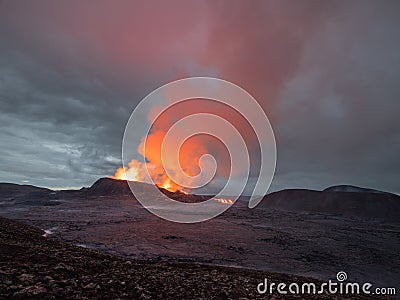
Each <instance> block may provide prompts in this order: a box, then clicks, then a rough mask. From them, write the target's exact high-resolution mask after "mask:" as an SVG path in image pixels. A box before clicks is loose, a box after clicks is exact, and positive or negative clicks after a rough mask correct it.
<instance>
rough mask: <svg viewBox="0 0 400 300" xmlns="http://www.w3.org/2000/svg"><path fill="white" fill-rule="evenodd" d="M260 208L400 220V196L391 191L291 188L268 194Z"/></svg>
mask: <svg viewBox="0 0 400 300" xmlns="http://www.w3.org/2000/svg"><path fill="white" fill-rule="evenodd" d="M258 207H259V208H262V209H279V210H285V211H296V212H307V213H320V214H331V215H332V214H333V215H342V216H348V217H361V218H378V219H385V220H395V221H400V215H399V213H398V212H399V211H400V197H399V196H397V195H394V194H389V193H368V192H331V191H322V192H321V191H313V190H302V189H291V190H282V191H279V192H275V193H271V194H269V195H267V196H265V197H264V199H263V201H262V202H261V203H260V204H259V206H258Z"/></svg>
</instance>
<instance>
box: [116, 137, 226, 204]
mask: <svg viewBox="0 0 400 300" xmlns="http://www.w3.org/2000/svg"><path fill="white" fill-rule="evenodd" d="M164 137H165V132H164V131H163V130H157V131H155V132H152V133H151V134H150V135H148V136H147V137H144V138H142V141H141V143H140V145H139V147H138V149H137V152H138V153H139V154H141V155H142V156H143V157H144V158H145V159H146V162H140V161H138V160H135V159H133V160H131V161H130V162H129V164H128V167H122V168H118V169H117V171H116V172H115V174H114V176H113V177H112V178H114V179H119V180H129V181H140V182H146V183H150V184H153V183H154V184H155V185H157V186H158V187H159V188H163V189H166V190H168V191H170V192H180V193H182V194H184V195H189V193H188V191H185V190H184V186H188V185H190V184H191V183H192V182H187V180H188V177H185V178H180V179H181V180H180V183H181V184H182V185H179V184H177V183H176V182H174V181H172V180H171V179H170V178H169V177H168V175H167V173H166V172H165V169H166V168H167V169H168V171H169V172H171V173H172V174H174V176H175V178H177V177H178V178H179V174H181V173H180V172H179V171H178V168H179V166H176V164H174V163H173V162H172V161H169V159H168V157H167V158H166V159H164V160H163V159H162V157H161V145H162V142H163V140H164ZM207 152H208V151H207V149H206V148H205V147H204V146H203V144H202V143H200V142H199V141H198V140H196V139H187V140H186V141H185V142H184V143H183V144H182V146H181V148H180V151H179V163H180V165H181V167H182V169H183V170H184V172H185V173H186V174H187V175H189V176H194V175H197V174H198V173H199V171H200V168H199V160H200V157H201V156H202V155H204V154H206V153H207ZM189 178H190V177H189ZM189 180H190V179H189ZM215 200H216V201H218V202H219V203H221V204H233V201H232V200H230V199H223V198H216V199H215Z"/></svg>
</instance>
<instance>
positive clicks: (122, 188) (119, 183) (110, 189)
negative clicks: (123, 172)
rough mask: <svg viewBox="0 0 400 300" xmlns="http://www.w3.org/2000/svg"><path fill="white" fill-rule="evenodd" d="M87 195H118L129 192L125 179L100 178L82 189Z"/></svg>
mask: <svg viewBox="0 0 400 300" xmlns="http://www.w3.org/2000/svg"><path fill="white" fill-rule="evenodd" d="M81 191H82V192H83V193H85V194H86V195H89V196H118V195H128V194H131V190H130V189H129V186H128V183H127V181H126V180H117V179H112V178H100V179H99V180H97V181H96V182H95V183H93V185H92V186H91V187H90V188H87V189H82V190H81Z"/></svg>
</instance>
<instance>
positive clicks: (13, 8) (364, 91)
mask: <svg viewBox="0 0 400 300" xmlns="http://www.w3.org/2000/svg"><path fill="white" fill-rule="evenodd" d="M399 11H400V10H399V4H398V2H397V1H379V2H377V1H375V2H374V1H352V2H344V1H335V2H321V1H297V2H295V3H294V2H289V1H260V2H251V3H244V2H240V1H238V2H234V1H229V2H228V1H227V2H224V1H220V2H200V1H198V2H191V3H188V2H186V1H182V2H177V3H174V4H170V3H168V4H165V3H163V2H161V1H160V2H151V1H150V2H147V4H144V3H141V2H133V1H127V2H125V1H121V2H118V3H115V2H111V1H108V2H107V1H104V2H102V1H96V3H94V2H93V3H92V2H89V1H86V2H82V1H64V2H61V1H59V2H57V3H55V2H53V1H35V2H33V1H32V2H22V1H21V2H19V1H3V2H0V103H1V110H0V125H1V128H0V142H1V145H2V147H1V150H0V164H1V166H2V168H1V170H0V181H14V182H22V181H24V180H29V181H30V182H31V183H32V184H37V185H43V186H55V187H63V186H82V185H87V184H90V183H91V182H93V181H94V180H96V179H97V178H98V177H100V176H107V175H112V174H113V172H114V170H115V168H116V167H118V166H120V157H121V154H120V150H121V149H120V148H121V138H122V134H123V130H124V125H125V123H126V121H127V119H128V117H129V114H130V112H131V111H132V109H133V107H134V105H135V104H136V103H137V102H138V101H139V100H140V99H142V98H143V97H144V96H145V95H146V94H147V93H149V92H150V91H152V90H153V89H154V88H156V87H159V86H160V85H162V84H164V83H166V82H168V81H170V80H173V79H176V78H180V77H183V76H188V75H201V76H219V77H221V78H224V79H227V80H231V81H232V82H234V83H236V84H239V85H240V86H242V87H244V88H245V89H246V90H248V91H249V92H250V93H251V94H253V95H254V96H255V97H256V98H257V100H258V101H259V102H260V103H261V104H262V106H263V107H264V109H265V110H266V112H267V114H268V116H269V117H270V118H271V121H272V125H273V127H274V129H275V133H276V138H277V143H278V165H277V174H276V177H275V180H274V184H273V188H274V189H280V188H285V187H305V188H321V187H324V186H327V185H331V184H335V183H350V184H358V185H365V186H370V187H375V188H380V189H386V190H390V191H395V192H400V186H399V184H398V181H397V180H396V178H399V177H400V163H399V159H398V158H397V156H398V153H400V135H399V130H398V128H399V125H400V124H399V118H398V117H397V115H398V112H399V108H400V102H399V101H398V100H399V96H400V88H399V85H398V78H400V54H399V53H400V40H399V34H398V30H399V28H400V24H399V22H400V18H399ZM145 120H146V116H143V121H145Z"/></svg>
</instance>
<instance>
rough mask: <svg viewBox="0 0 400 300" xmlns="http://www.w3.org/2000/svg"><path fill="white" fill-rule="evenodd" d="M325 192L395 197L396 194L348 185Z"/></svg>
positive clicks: (325, 190) (330, 188)
mask: <svg viewBox="0 0 400 300" xmlns="http://www.w3.org/2000/svg"><path fill="white" fill-rule="evenodd" d="M323 191H324V192H346V193H373V194H390V195H395V194H392V193H388V192H384V191H379V190H374V189H370V188H364V187H359V186H354V185H347V184H342V185H334V186H330V187H328V188H326V189H324V190H323Z"/></svg>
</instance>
